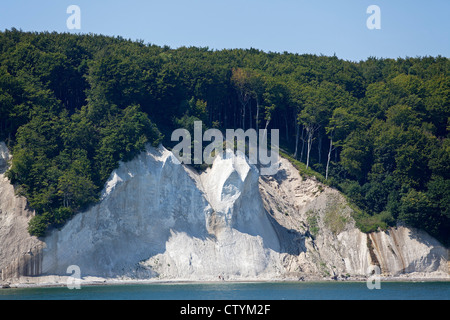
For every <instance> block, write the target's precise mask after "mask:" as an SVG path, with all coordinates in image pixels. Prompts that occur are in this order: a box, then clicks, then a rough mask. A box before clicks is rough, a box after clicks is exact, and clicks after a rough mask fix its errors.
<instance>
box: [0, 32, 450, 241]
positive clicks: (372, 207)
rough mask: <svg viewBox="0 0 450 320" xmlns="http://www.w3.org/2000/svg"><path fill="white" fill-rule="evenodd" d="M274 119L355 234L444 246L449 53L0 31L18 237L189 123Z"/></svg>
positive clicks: (0, 125) (92, 196)
mask: <svg viewBox="0 0 450 320" xmlns="http://www.w3.org/2000/svg"><path fill="white" fill-rule="evenodd" d="M196 120H201V121H203V124H204V126H205V128H208V127H215V128H219V129H222V130H224V129H226V128H235V129H236V128H243V129H248V128H255V129H260V128H277V129H279V130H280V138H281V144H282V146H281V147H282V148H283V150H284V151H285V152H286V153H289V154H291V155H292V157H294V158H296V159H297V160H299V161H301V162H303V163H305V164H306V167H311V168H313V169H314V170H315V171H316V172H317V176H321V174H323V175H324V176H325V179H326V180H324V182H326V183H328V184H330V185H332V186H334V187H336V188H339V189H340V190H341V191H343V192H344V193H345V194H346V195H347V196H348V198H349V199H350V200H351V201H352V202H353V203H354V204H355V207H356V208H358V210H357V214H355V218H356V220H357V224H358V226H359V227H360V228H361V230H363V231H373V230H376V229H377V228H386V227H387V226H391V225H395V223H397V222H398V221H403V222H404V223H406V224H409V225H411V226H415V227H419V228H422V229H425V230H426V231H428V232H429V233H430V234H432V235H434V236H436V237H437V238H439V239H440V240H441V241H443V242H444V243H446V244H447V245H448V244H449V232H450V225H449V221H450V212H449V208H450V191H449V190H450V186H449V183H450V182H449V179H450V176H449V175H450V140H449V136H448V134H449V130H450V62H449V59H447V58H444V57H441V56H438V57H417V58H398V59H395V60H394V59H378V58H375V57H369V58H368V59H367V60H365V61H360V62H349V61H344V60H340V59H338V58H337V57H335V56H333V57H326V56H317V55H298V54H291V53H286V52H285V53H282V54H281V53H274V52H269V53H266V52H262V51H259V50H256V49H247V50H244V49H233V50H220V51H216V50H209V49H208V48H195V47H190V48H186V47H181V48H178V49H171V48H169V47H159V46H155V45H145V44H144V43H142V42H133V41H130V40H126V39H123V38H120V37H117V38H113V37H106V36H101V35H73V34H57V33H47V32H45V33H27V32H21V31H18V30H15V29H13V30H6V31H4V32H1V33H0V139H1V140H5V141H6V142H7V144H8V146H9V147H10V148H11V149H12V153H13V161H12V164H11V168H10V169H9V171H8V172H7V175H8V177H9V178H10V180H11V181H12V182H13V183H14V184H15V185H16V188H17V191H18V192H20V193H21V194H23V195H25V196H26V197H27V198H28V200H29V203H30V206H31V207H32V208H34V209H35V210H36V212H37V215H36V217H35V218H34V219H33V220H32V221H31V223H30V233H31V234H35V235H44V234H45V232H46V230H48V228H52V227H58V226H62V225H63V224H64V222H65V221H66V220H67V219H70V217H71V216H73V215H74V214H76V212H78V211H80V210H83V209H84V208H86V207H87V206H89V205H91V204H92V203H94V202H95V201H97V200H98V199H99V194H100V192H101V189H102V188H103V185H104V183H105V181H106V180H107V179H108V177H109V175H110V173H111V172H112V170H113V169H114V168H116V167H117V166H118V163H119V161H128V160H130V159H132V158H133V157H134V156H135V155H136V154H137V153H138V152H139V151H141V150H142V149H143V148H144V146H145V144H146V143H153V144H154V145H157V144H159V143H161V142H162V143H164V145H165V146H167V147H169V148H170V147H171V146H172V145H173V142H171V141H170V136H171V132H172V131H173V130H174V129H176V128H179V127H180V126H183V127H185V128H188V129H189V128H192V124H193V122H194V121H196Z"/></svg>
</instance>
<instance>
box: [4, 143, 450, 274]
mask: <svg viewBox="0 0 450 320" xmlns="http://www.w3.org/2000/svg"><path fill="white" fill-rule="evenodd" d="M2 150H3V151H2ZM0 151H1V152H3V153H2V159H6V158H7V149H6V146H5V145H4V144H0ZM8 157H9V156H8ZM3 162H5V161H3ZM0 165H2V164H1V163H0ZM3 167H5V164H3ZM25 203H26V201H24V199H23V198H20V197H17V196H15V195H14V194H13V188H12V186H11V185H10V184H9V182H8V181H7V179H6V178H4V176H3V172H1V171H0V210H1V211H0V270H2V278H3V279H4V280H5V279H9V278H20V277H21V276H38V275H42V276H45V275H62V276H63V275H67V268H68V266H70V265H77V266H78V267H79V268H80V271H81V275H82V276H95V277H103V278H121V279H123V278H126V279H173V280H219V279H225V280H226V279H230V280H249V279H299V278H302V277H303V278H309V277H319V278H321V277H335V278H336V277H337V278H339V277H345V276H365V275H367V269H368V267H369V266H370V265H373V264H376V265H378V266H380V268H381V271H382V272H383V274H384V275H387V276H409V277H419V276H420V277H434V278H448V277H449V275H448V251H447V249H446V248H445V247H443V246H442V245H441V244H439V242H437V241H436V240H435V239H433V238H432V237H430V236H429V235H428V234H426V233H425V232H422V231H418V230H415V229H410V228H406V227H403V226H399V227H397V228H391V229H389V230H388V231H386V232H377V233H372V234H369V235H366V234H364V233H361V232H360V231H359V230H358V229H357V228H356V227H355V223H354V220H353V219H352V218H351V212H352V210H351V209H350V207H349V206H348V205H347V203H346V201H345V199H344V198H343V196H342V195H341V194H340V193H339V192H338V191H336V190H334V189H331V188H329V187H327V186H323V185H321V184H320V183H318V182H317V181H315V180H314V179H310V178H302V177H301V176H300V175H299V173H298V171H297V170H296V169H295V168H294V167H293V166H292V165H291V164H290V163H289V162H288V161H287V160H285V159H281V160H280V162H279V170H278V173H277V174H276V175H274V176H265V177H262V176H260V175H259V171H258V169H257V167H255V166H254V165H250V164H249V163H248V161H247V159H246V157H245V156H243V155H235V154H234V153H231V152H226V153H225V154H224V155H223V157H217V158H216V159H215V161H214V163H213V165H212V167H211V168H209V169H207V170H206V171H205V172H203V173H201V174H199V173H197V172H195V171H194V170H191V169H189V168H188V167H186V166H184V165H181V164H180V163H179V162H178V160H177V159H176V158H175V157H174V155H173V154H172V153H171V152H170V151H168V150H166V149H165V148H164V147H162V146H161V147H159V148H157V149H155V148H152V147H150V146H148V147H147V149H146V151H144V152H142V153H141V154H140V155H139V156H137V157H136V158H135V159H133V160H132V161H129V162H126V163H121V164H120V167H119V168H118V169H116V170H115V171H114V172H113V173H112V174H111V176H110V179H109V180H108V181H107V183H106V185H105V188H104V190H103V193H102V196H101V201H100V202H99V203H97V204H95V205H93V206H92V207H91V208H90V209H89V210H87V211H85V212H82V213H79V214H77V215H76V216H75V217H74V218H73V219H72V220H70V221H69V222H68V223H67V224H66V225H65V226H64V227H63V228H62V229H61V230H54V231H52V232H51V233H50V234H49V235H48V236H47V237H46V238H45V239H36V238H35V237H30V236H29V235H28V234H26V224H25V222H26V221H28V220H27V219H29V218H30V217H31V216H32V215H33V213H32V212H30V211H27V210H28V209H26V208H25V207H26V205H25ZM24 212H25V213H24ZM21 217H22V218H21ZM19 218H20V219H19ZM19 220H20V221H19ZM27 281H29V279H28V280H27Z"/></svg>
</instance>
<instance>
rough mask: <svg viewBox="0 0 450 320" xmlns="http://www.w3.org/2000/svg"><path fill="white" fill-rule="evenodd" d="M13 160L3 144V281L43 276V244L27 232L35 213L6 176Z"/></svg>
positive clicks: (0, 160)
mask: <svg viewBox="0 0 450 320" xmlns="http://www.w3.org/2000/svg"><path fill="white" fill-rule="evenodd" d="M10 159H11V155H10V154H9V151H8V148H7V147H6V145H5V143H4V142H0V280H2V279H8V278H13V277H18V276H20V275H30V276H33V275H38V274H39V273H40V264H39V262H40V260H41V257H40V255H39V252H40V249H41V248H42V243H41V241H39V240H38V239H37V238H36V237H31V236H30V235H29V234H28V231H27V227H28V221H29V220H30V219H31V217H33V216H34V212H33V211H31V210H30V209H29V208H28V206H27V199H25V198H24V197H21V196H17V195H16V194H15V192H14V187H13V186H12V185H11V184H10V182H9V180H8V179H7V178H6V177H5V174H4V173H5V171H6V169H7V168H8V162H9V160H10Z"/></svg>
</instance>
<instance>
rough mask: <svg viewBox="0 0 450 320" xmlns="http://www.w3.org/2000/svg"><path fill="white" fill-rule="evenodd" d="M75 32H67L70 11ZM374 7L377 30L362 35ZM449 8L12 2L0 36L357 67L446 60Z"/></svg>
mask: <svg viewBox="0 0 450 320" xmlns="http://www.w3.org/2000/svg"><path fill="white" fill-rule="evenodd" d="M72 4H74V5H78V6H79V7H80V9H81V29H80V30H69V29H68V28H67V26H66V20H67V18H68V17H69V16H70V14H67V13H66V9H67V7H68V6H69V5H72ZM370 5H378V6H379V7H380V10H381V29H379V30H369V29H368V28H367V27H366V20H367V19H368V18H369V16H370V14H368V13H366V10H367V7H368V6H370ZM449 16H450V1H449V0H427V1H416V0H409V1H408V0H341V1H339V0H308V1H306V0H277V1H274V0H240V1H237V0H189V1H188V0H164V1H152V0H147V1H144V0H126V1H124V0H110V1H101V0H89V1H86V0H70V1H66V0H13V1H5V0H3V1H2V3H0V30H5V29H11V28H13V27H15V28H17V29H22V30H24V31H57V32H74V33H96V34H105V35H113V36H118V35H119V36H122V37H124V38H130V39H132V40H138V39H142V40H144V42H145V43H152V44H157V45H168V46H170V47H172V48H177V47H180V46H201V47H209V48H211V49H223V48H251V47H252V48H257V49H261V50H264V51H266V52H268V51H273V52H283V51H288V52H293V53H299V54H303V53H312V54H324V55H333V54H336V56H337V57H339V58H342V59H346V60H353V61H359V60H364V59H366V58H367V57H369V56H375V57H380V58H381V57H382V58H398V57H403V58H404V57H407V56H409V57H416V56H437V55H442V56H446V57H450V18H449Z"/></svg>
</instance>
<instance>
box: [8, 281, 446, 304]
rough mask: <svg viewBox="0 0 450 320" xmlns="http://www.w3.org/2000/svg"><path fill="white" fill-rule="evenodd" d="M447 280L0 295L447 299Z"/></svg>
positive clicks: (107, 288) (16, 290) (34, 291)
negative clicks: (371, 286) (377, 285)
mask: <svg viewBox="0 0 450 320" xmlns="http://www.w3.org/2000/svg"><path fill="white" fill-rule="evenodd" d="M449 299H450V282H446V281H442V282H381V285H380V288H379V289H369V288H368V286H367V284H366V283H365V282H270V283H265V282H258V283H227V282H222V283H176V284H175V283H158V284H133V285H132V284H122V285H95V286H93V285H89V286H81V288H80V289H72V290H70V289H68V288H67V287H44V288H10V289H0V300H449Z"/></svg>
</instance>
